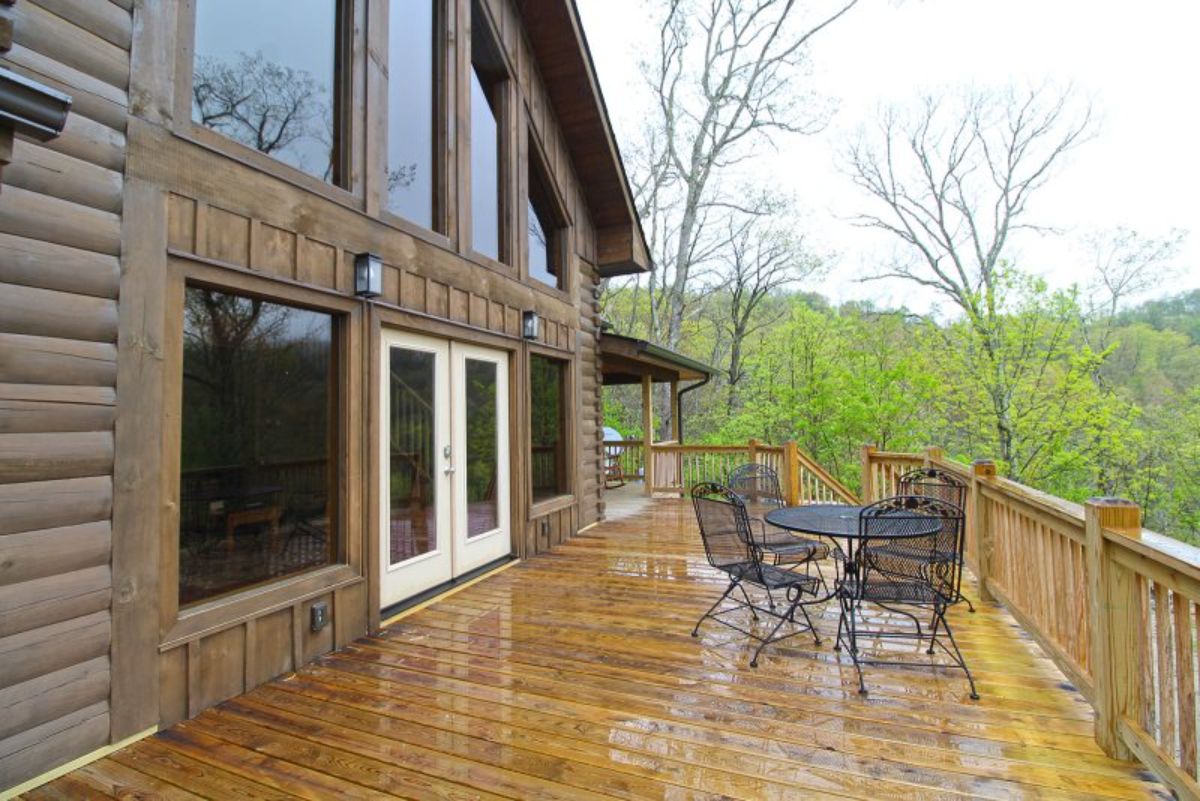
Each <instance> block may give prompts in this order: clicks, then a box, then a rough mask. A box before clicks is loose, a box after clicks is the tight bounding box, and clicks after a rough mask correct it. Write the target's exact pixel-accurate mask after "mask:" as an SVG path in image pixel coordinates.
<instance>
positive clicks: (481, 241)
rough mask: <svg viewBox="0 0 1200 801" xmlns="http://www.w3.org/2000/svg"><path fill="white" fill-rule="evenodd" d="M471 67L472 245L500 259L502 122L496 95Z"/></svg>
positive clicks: (491, 256) (487, 254) (495, 90)
mask: <svg viewBox="0 0 1200 801" xmlns="http://www.w3.org/2000/svg"><path fill="white" fill-rule="evenodd" d="M497 94H498V93H497V87H495V86H493V87H492V88H491V91H490V92H489V91H488V88H487V87H486V86H485V85H484V82H483V79H481V78H480V75H479V72H478V71H477V70H474V69H473V70H471V244H472V247H473V248H474V249H475V250H476V251H477V252H479V253H482V254H483V255H485V256H488V257H490V258H493V259H497V260H499V259H500V125H499V114H497V111H496V108H497V105H496V102H495V98H494V96H495V95H497Z"/></svg>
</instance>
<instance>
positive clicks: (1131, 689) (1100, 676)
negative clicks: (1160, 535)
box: [1085, 498, 1144, 759]
mask: <svg viewBox="0 0 1200 801" xmlns="http://www.w3.org/2000/svg"><path fill="white" fill-rule="evenodd" d="M1085 520H1086V528H1085V531H1086V540H1085V542H1086V547H1087V568H1088V574H1087V575H1088V582H1087V583H1088V586H1089V587H1090V588H1091V596H1090V598H1089V602H1088V615H1089V617H1090V622H1091V630H1092V682H1093V693H1092V695H1093V698H1092V706H1093V707H1095V710H1096V742H1097V743H1099V744H1100V747H1101V748H1103V749H1104V753H1106V754H1108V755H1109V756H1111V757H1115V758H1117V759H1132V758H1133V756H1134V755H1133V752H1132V751H1130V749H1129V747H1128V746H1127V745H1126V744H1125V742H1124V741H1123V740H1122V738H1121V718H1128V719H1129V720H1131V721H1134V722H1135V723H1138V722H1140V721H1141V719H1142V703H1143V701H1144V699H1143V698H1142V675H1141V672H1142V654H1141V652H1140V645H1139V643H1140V637H1139V633H1140V630H1141V627H1142V595H1141V586H1140V585H1141V581H1140V579H1139V578H1138V577H1137V576H1136V575H1134V574H1133V572H1132V571H1129V570H1125V569H1123V568H1121V567H1120V566H1119V565H1117V564H1116V563H1115V562H1114V561H1113V559H1112V557H1111V555H1110V554H1109V552H1108V543H1107V540H1106V539H1105V535H1104V532H1105V530H1108V531H1111V532H1114V533H1116V534H1119V535H1124V536H1129V537H1140V536H1141V533H1142V510H1141V509H1140V508H1139V507H1138V505H1137V504H1135V503H1133V502H1132V501H1127V500H1124V499H1122V498H1092V499H1091V500H1089V501H1088V502H1087V505H1086V506H1085Z"/></svg>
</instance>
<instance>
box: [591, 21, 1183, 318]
mask: <svg viewBox="0 0 1200 801" xmlns="http://www.w3.org/2000/svg"><path fill="white" fill-rule="evenodd" d="M652 1H653V0H578V4H579V8H580V13H581V15H582V17H583V23H584V28H585V30H586V32H587V35H588V40H589V42H590V44H591V48H592V54H593V57H594V59H595V62H596V69H597V71H598V72H599V75H600V82H601V84H602V86H603V89H604V93H605V99H606V101H607V103H608V108H609V112H610V114H611V115H612V117H613V124H614V126H615V127H616V129H617V136H618V138H619V139H620V140H621V141H622V142H624V141H628V140H629V137H628V134H632V133H633V132H634V130H635V126H636V125H637V124H638V122H639V115H640V114H641V113H642V110H643V108H642V105H641V104H642V103H643V102H644V99H643V98H644V97H645V96H644V94H643V93H642V92H643V90H642V88H641V79H640V76H639V74H638V70H637V61H638V58H640V57H644V56H645V55H646V54H648V53H650V52H652V49H653V46H654V42H653V37H654V33H655V32H654V30H653V29H652V26H648V25H645V24H644V22H643V21H644V20H645V19H646V17H647V14H648V13H649V7H650V3H651V2H652ZM801 5H803V4H801ZM634 20H636V21H637V23H636V24H634V23H632V22H631V21H634ZM1197 31H1200V2H1197V0H1138V1H1137V2H1130V0H906V2H895V1H894V0H864V2H863V3H862V4H861V5H860V6H859V7H858V8H856V9H854V11H852V12H851V14H850V16H849V17H848V18H846V19H843V20H841V21H839V22H838V23H837V24H836V26H835V27H832V28H830V29H829V30H827V31H825V32H823V33H821V34H820V35H819V38H818V39H816V40H814V45H813V50H812V61H813V74H812V84H811V85H812V86H813V88H815V89H816V90H817V91H818V92H820V93H821V94H822V95H824V96H827V97H830V98H833V99H836V100H837V101H838V104H839V110H838V113H837V114H836V116H835V117H834V119H833V122H832V124H831V125H830V127H829V128H828V129H827V130H826V131H825V132H824V133H822V134H820V135H818V136H812V137H789V138H787V139H782V140H778V141H777V142H776V148H775V149H771V148H762V153H761V156H760V157H759V163H758V164H755V165H754V167H753V168H752V169H753V174H767V173H770V174H773V175H775V176H777V178H778V180H779V181H780V182H781V184H782V186H783V188H784V189H786V190H789V191H792V192H794V193H795V194H796V195H797V197H798V198H799V199H800V201H801V204H802V205H803V206H804V207H805V208H806V209H807V210H808V212H809V213H808V214H807V216H806V219H805V220H804V223H803V225H804V227H805V228H806V229H807V230H809V231H810V232H811V233H812V235H813V236H814V238H815V240H816V241H818V242H820V243H821V244H822V245H823V248H824V249H831V250H834V251H836V252H837V253H838V254H839V257H838V260H837V262H836V267H835V268H834V270H833V271H832V273H831V275H830V277H829V278H828V279H827V280H825V281H823V282H822V283H821V284H820V285H817V286H812V287H807V288H811V289H816V290H818V291H821V292H823V293H825V294H826V295H829V296H831V297H833V298H835V299H848V298H872V299H875V300H878V301H881V302H885V303H886V302H890V303H897V304H898V303H905V304H907V305H908V306H909V307H912V308H919V309H924V308H927V307H928V306H929V305H930V302H931V298H929V297H928V296H923V297H922V296H920V295H919V293H918V294H914V292H915V290H914V288H913V287H911V286H908V285H897V284H895V283H874V282H873V283H869V284H863V283H860V282H859V281H858V280H857V279H859V278H861V277H862V276H864V275H869V274H871V273H872V272H873V271H874V270H875V269H876V265H878V264H879V263H880V262H881V260H883V259H886V257H887V255H888V254H889V253H890V252H891V251H892V245H891V243H890V241H889V240H881V239H880V238H879V237H878V236H877V235H875V234H873V233H871V232H864V231H862V230H861V229H857V228H854V227H852V226H850V225H849V224H848V223H847V222H845V220H846V218H848V217H850V216H851V215H853V214H854V213H855V212H856V211H859V210H863V209H866V208H870V206H869V203H870V200H869V199H867V198H866V197H865V196H864V195H862V194H860V191H859V190H858V189H856V188H855V187H854V186H853V185H852V184H851V183H850V182H849V179H848V178H846V177H845V176H844V175H843V174H842V173H840V172H838V170H837V169H836V167H835V164H834V158H835V154H836V153H837V152H838V151H839V150H840V147H841V143H842V142H844V141H845V140H846V137H847V136H848V134H850V133H852V132H853V131H855V130H856V129H857V128H858V127H859V126H860V125H861V124H863V123H867V122H870V121H871V120H872V119H873V116H874V114H873V112H874V110H875V109H876V108H878V107H879V105H880V104H891V103H907V102H909V101H911V100H912V99H914V98H916V97H918V96H919V95H920V94H922V93H926V92H931V91H933V92H936V91H937V90H938V89H939V88H944V87H950V88H953V87H957V86H960V85H963V84H973V85H976V86H980V87H992V86H1004V85H1007V84H1009V83H1012V82H1016V83H1017V84H1018V85H1025V84H1028V83H1034V84H1040V83H1042V82H1043V81H1045V80H1047V79H1049V80H1051V81H1053V82H1055V83H1056V84H1066V83H1072V84H1074V85H1075V87H1076V88H1077V89H1078V90H1079V91H1080V93H1081V94H1082V95H1083V96H1084V97H1087V98H1090V99H1091V101H1092V103H1093V107H1094V110H1095V112H1096V113H1097V114H1098V116H1099V117H1100V119H1101V124H1100V127H1099V129H1098V135H1097V137H1096V139H1094V140H1093V141H1091V142H1089V143H1087V144H1084V145H1083V146H1081V147H1080V148H1079V149H1078V150H1076V151H1075V152H1074V153H1073V154H1072V155H1071V156H1070V158H1069V161H1067V162H1066V163H1065V166H1063V167H1062V169H1061V170H1060V172H1059V174H1058V175H1057V176H1056V177H1055V178H1054V179H1053V180H1052V182H1051V183H1050V184H1049V185H1048V186H1047V187H1046V188H1045V189H1043V190H1042V194H1041V195H1040V196H1038V197H1036V198H1035V200H1034V203H1033V204H1032V205H1031V211H1030V218H1029V219H1030V220H1032V221H1036V222H1038V223H1039V224H1045V225H1052V226H1054V227H1056V228H1058V229H1061V230H1062V231H1063V234H1062V235H1060V236H1035V235H1027V236H1026V237H1025V238H1023V239H1020V240H1017V241H1016V242H1015V243H1014V244H1015V248H1014V250H1013V251H1012V252H1011V253H1010V255H1012V256H1014V257H1015V258H1016V260H1017V262H1018V263H1019V264H1020V265H1021V266H1023V267H1024V268H1025V269H1028V270H1032V271H1034V272H1038V273H1040V274H1043V275H1045V276H1046V277H1047V278H1048V279H1049V281H1050V282H1051V284H1052V285H1056V286H1065V285H1069V284H1071V283H1074V282H1077V281H1082V280H1084V277H1085V272H1086V270H1087V268H1088V267H1089V264H1088V261H1087V260H1086V258H1085V257H1084V256H1083V254H1082V252H1081V251H1080V249H1079V248H1078V245H1077V242H1078V237H1079V236H1080V234H1081V233H1083V232H1085V231H1087V230H1089V229H1093V228H1104V227H1109V226H1115V225H1125V226H1129V227H1132V228H1134V229H1136V230H1138V231H1139V232H1141V233H1142V234H1145V235H1152V236H1157V235H1163V234H1165V233H1166V232H1167V231H1168V230H1169V229H1171V228H1172V227H1176V228H1182V229H1185V230H1189V231H1191V236H1190V237H1189V239H1188V242H1187V245H1186V248H1185V251H1184V252H1183V254H1182V256H1181V258H1180V259H1179V261H1178V265H1177V266H1178V269H1179V273H1178V275H1177V276H1176V277H1175V278H1174V279H1173V280H1171V281H1164V282H1163V284H1162V285H1161V286H1160V287H1159V289H1158V291H1157V292H1156V293H1155V294H1173V293H1175V292H1179V291H1182V290H1184V289H1190V288H1195V287H1200V138H1198V137H1197V132H1198V130H1200V125H1197V123H1198V122H1200V111H1198V110H1197V96H1198V92H1197V82H1200V46H1198V45H1197V42H1196V36H1197ZM760 171H761V173H760Z"/></svg>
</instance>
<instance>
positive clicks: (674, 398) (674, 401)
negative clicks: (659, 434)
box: [671, 381, 683, 445]
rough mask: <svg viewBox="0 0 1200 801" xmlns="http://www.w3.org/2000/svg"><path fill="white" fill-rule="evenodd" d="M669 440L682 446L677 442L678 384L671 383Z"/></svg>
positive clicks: (675, 382)
mask: <svg viewBox="0 0 1200 801" xmlns="http://www.w3.org/2000/svg"><path fill="white" fill-rule="evenodd" d="M671 439H672V440H673V441H674V442H676V443H678V444H680V445H682V444H683V443H682V442H680V441H679V382H678V381H672V382H671Z"/></svg>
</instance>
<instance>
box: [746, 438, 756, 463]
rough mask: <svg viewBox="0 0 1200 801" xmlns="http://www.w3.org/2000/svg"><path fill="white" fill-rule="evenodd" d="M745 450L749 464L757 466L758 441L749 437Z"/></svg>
mask: <svg viewBox="0 0 1200 801" xmlns="http://www.w3.org/2000/svg"><path fill="white" fill-rule="evenodd" d="M746 450H747V451H749V455H750V459H749V461H750V464H758V440H756V439H754V438H753V437H751V438H750V443H749V444H748V445H747V446H746Z"/></svg>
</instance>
